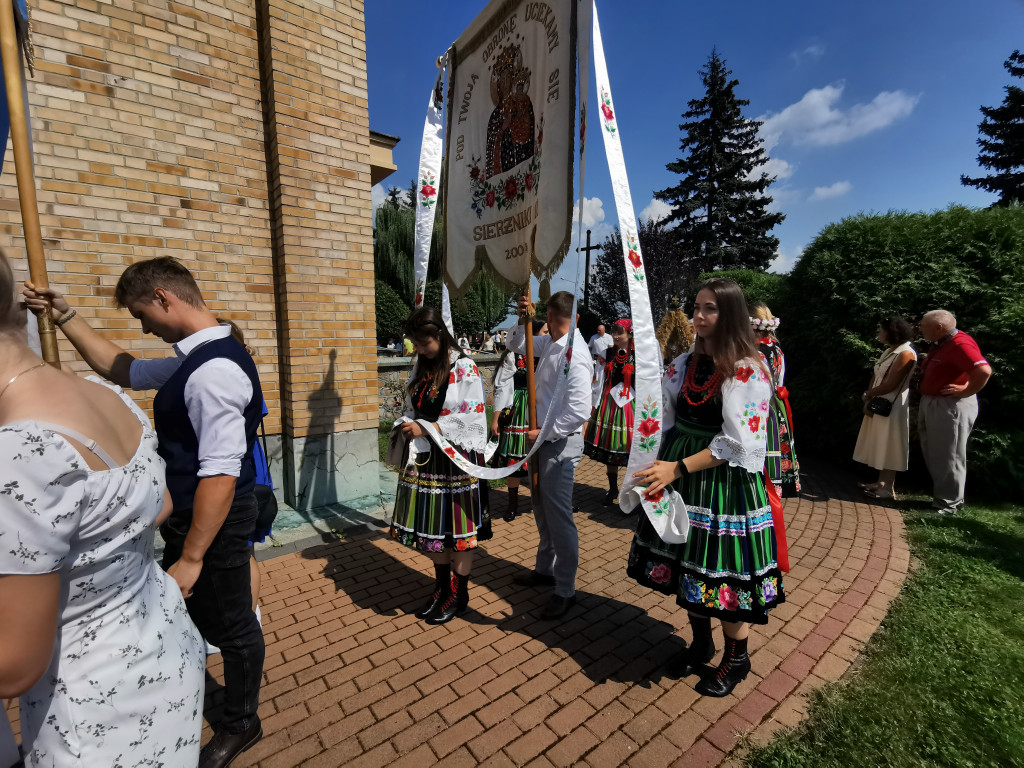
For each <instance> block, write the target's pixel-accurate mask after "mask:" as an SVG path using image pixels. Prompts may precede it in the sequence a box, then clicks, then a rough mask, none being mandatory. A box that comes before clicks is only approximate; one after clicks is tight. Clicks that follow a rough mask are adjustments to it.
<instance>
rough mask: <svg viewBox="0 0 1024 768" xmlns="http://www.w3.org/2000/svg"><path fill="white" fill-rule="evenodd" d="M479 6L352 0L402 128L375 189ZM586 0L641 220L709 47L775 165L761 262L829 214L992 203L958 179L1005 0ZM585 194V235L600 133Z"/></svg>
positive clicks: (411, 138) (602, 208)
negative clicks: (599, 37) (769, 240)
mask: <svg viewBox="0 0 1024 768" xmlns="http://www.w3.org/2000/svg"><path fill="white" fill-rule="evenodd" d="M483 6H484V2H483V1H482V0H472V1H471V0H444V1H441V2H437V3H433V4H428V3H420V2H411V0H399V1H397V2H396V1H394V0H393V1H392V2H381V1H380V0H377V1H376V2H375V1H374V0H371V2H368V3H367V4H366V36H367V61H368V64H367V67H368V78H369V93H370V125H371V127H372V128H373V129H374V130H378V131H383V132H384V133H390V134H394V135H398V136H400V137H401V138H402V141H401V143H399V145H398V146H397V147H396V148H395V152H394V157H395V161H396V164H397V165H398V171H397V172H396V173H394V174H393V175H392V176H391V177H390V178H388V179H387V180H385V181H384V183H383V185H382V186H383V187H388V186H391V185H396V186H400V187H403V188H405V187H407V186H408V184H409V181H410V180H411V179H412V177H413V176H414V175H415V174H416V169H417V165H418V162H419V149H420V147H419V143H420V135H421V133H422V130H423V119H424V113H425V109H426V102H427V97H428V95H429V92H430V88H431V87H432V85H433V82H434V78H435V76H436V69H435V66H434V60H435V58H436V57H437V56H438V55H439V54H440V53H442V52H443V51H444V50H445V49H446V48H447V47H448V45H449V44H450V43H451V41H453V40H454V39H455V38H457V37H458V35H459V33H460V32H461V31H462V29H464V28H465V27H466V25H468V24H469V22H470V21H471V20H472V19H473V17H474V16H475V15H476V14H477V13H478V12H479V10H480V9H481V8H483ZM596 6H597V10H598V13H599V15H600V20H601V29H602V34H603V37H604V46H605V53H606V57H607V60H608V70H609V76H610V78H611V86H612V95H613V97H614V99H615V106H616V116H617V118H618V124H619V128H620V131H621V135H622V144H623V151H624V153H625V159H626V167H627V170H628V173H629V182H630V190H631V192H632V196H633V204H634V206H635V209H636V214H637V215H638V216H639V215H641V213H642V212H645V211H646V212H647V213H657V211H658V206H659V205H661V204H660V203H655V204H654V205H653V206H652V197H653V194H652V193H653V192H654V191H655V190H659V189H663V188H665V187H668V186H670V185H672V184H673V183H675V181H674V179H675V178H677V177H674V176H673V174H671V173H669V172H668V171H667V170H666V169H665V164H666V163H667V162H670V161H672V160H674V159H675V158H677V157H678V154H679V140H680V136H681V133H680V131H679V127H678V126H679V123H680V122H681V114H682V112H683V111H685V109H686V102H687V101H688V100H690V99H693V98H700V96H701V94H702V93H703V88H702V85H701V83H700V79H699V76H698V70H699V69H700V68H701V66H703V64H704V62H705V61H706V60H707V57H708V55H709V53H710V52H711V49H712V47H717V49H718V52H719V54H720V55H721V56H723V57H724V58H725V60H726V63H727V65H728V67H729V68H730V69H731V70H732V71H733V77H735V78H736V79H738V80H739V86H738V88H737V94H738V95H739V96H740V97H741V98H745V99H749V100H750V105H749V106H748V107H747V108H746V110H745V112H744V114H745V115H746V116H747V117H750V118H759V119H765V120H766V125H765V127H764V129H763V131H762V133H763V135H764V137H765V139H766V145H767V146H768V147H769V155H770V157H771V158H772V160H771V162H772V166H771V168H772V170H774V171H776V172H778V174H779V179H778V181H776V183H775V184H773V185H772V186H771V187H770V188H769V194H771V195H772V196H773V197H774V198H775V205H774V208H775V209H777V210H780V211H782V212H783V213H785V214H786V217H787V218H786V220H785V221H784V222H783V223H782V224H781V225H779V226H778V227H776V228H775V230H774V234H775V235H776V236H777V237H778V238H779V240H780V246H779V257H778V259H777V260H776V262H775V263H774V267H773V269H775V270H776V271H780V272H785V271H788V270H789V269H790V268H792V266H793V264H794V262H795V260H796V259H797V258H798V257H799V254H800V253H801V252H802V250H803V249H804V248H805V247H806V246H807V245H808V244H809V243H810V242H811V241H812V240H813V239H814V237H815V235H816V234H817V233H818V232H819V231H821V229H822V228H823V227H825V226H826V225H828V224H829V223H831V222H834V221H838V220H840V219H842V218H844V217H846V216H850V215H854V214H857V213H860V212H871V211H874V212H885V211H888V210H909V211H920V210H924V211H930V210H935V209H940V208H945V207H947V206H948V205H950V204H953V203H957V204H962V205H968V206H974V207H982V206H986V205H988V204H990V203H991V202H993V201H994V199H995V197H994V196H993V195H990V194H989V193H986V192H982V191H979V190H975V189H974V188H968V187H964V186H962V185H961V184H960V174H961V173H966V174H968V175H979V169H978V166H977V161H976V157H977V152H978V148H977V145H976V143H975V141H976V139H977V137H978V132H977V127H978V122H979V121H980V119H981V113H980V112H979V110H978V108H979V106H981V105H982V104H984V105H996V104H998V103H1000V102H1001V101H1002V99H1003V95H1004V91H1003V87H1004V86H1005V85H1007V84H1008V83H1009V82H1010V77H1009V74H1008V73H1007V72H1006V70H1004V69H1003V67H1002V63H1003V61H1004V60H1005V59H1006V57H1007V56H1008V55H1009V54H1010V52H1011V51H1013V50H1014V48H1024V39H1022V37H1021V30H1024V3H1022V2H1021V1H1020V0H985V2H977V1H975V2H966V0H965V1H961V2H955V1H954V0H933V2H930V3H924V2H919V1H918V2H910V1H909V0H888V2H878V1H877V0H864V1H862V2H860V3H857V4H853V3H827V2H820V0H818V1H817V2H803V1H801V2H789V3H765V2H747V0H737V1H736V2H732V3H700V4H698V3H690V2H683V0H662V1H661V2H654V1H653V0H631V2H624V0H597V3H596ZM593 82H594V81H593V77H592V78H591V88H593ZM591 98H592V99H593V98H594V96H593V94H591ZM374 191H375V198H377V199H379V198H381V197H382V195H383V189H375V190H374ZM585 195H586V197H587V202H586V203H585V205H584V226H585V227H587V226H589V227H590V229H592V230H593V234H594V236H595V238H596V239H597V241H598V242H600V240H601V238H602V236H603V235H604V234H607V233H608V232H609V231H610V230H611V229H612V228H613V227H614V224H615V222H616V219H617V217H616V213H615V204H614V201H613V198H612V191H611V183H610V181H609V178H608V170H607V165H606V163H605V158H604V148H603V145H602V143H601V142H600V141H593V142H591V144H590V146H589V147H588V158H587V181H586V190H585ZM649 206H650V207H649ZM581 272H582V270H581V269H580V268H579V266H578V264H577V260H576V255H575V254H571V255H570V257H568V258H567V259H566V262H565V264H564V265H563V267H562V269H561V270H560V272H559V275H558V276H557V277H556V279H555V280H554V281H553V283H552V290H561V289H572V287H573V286H574V284H575V283H576V281H577V278H578V276H579V275H580V274H581ZM580 292H581V293H582V286H581V288H580Z"/></svg>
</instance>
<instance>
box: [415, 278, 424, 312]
mask: <svg viewBox="0 0 1024 768" xmlns="http://www.w3.org/2000/svg"><path fill="white" fill-rule="evenodd" d="M413 306H416V307H422V306H423V278H422V277H421V278H420V279H419V280H417V281H416V298H415V299H413Z"/></svg>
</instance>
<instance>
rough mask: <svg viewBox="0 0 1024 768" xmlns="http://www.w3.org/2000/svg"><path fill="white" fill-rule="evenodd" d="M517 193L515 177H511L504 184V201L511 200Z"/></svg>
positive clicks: (517, 185)
mask: <svg viewBox="0 0 1024 768" xmlns="http://www.w3.org/2000/svg"><path fill="white" fill-rule="evenodd" d="M518 193H519V184H518V182H517V181H516V179H515V177H514V176H513V177H511V178H510V179H509V180H508V181H506V182H505V199H506V200H511V199H512V198H514V197H515V196H516V195H517V194H518Z"/></svg>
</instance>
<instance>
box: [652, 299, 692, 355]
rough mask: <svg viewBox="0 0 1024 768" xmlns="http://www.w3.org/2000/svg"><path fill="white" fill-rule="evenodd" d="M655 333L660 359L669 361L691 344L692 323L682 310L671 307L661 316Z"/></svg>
mask: <svg viewBox="0 0 1024 768" xmlns="http://www.w3.org/2000/svg"><path fill="white" fill-rule="evenodd" d="M655 335H656V336H657V339H658V344H659V345H660V346H661V358H662V360H665V361H666V362H669V361H671V360H675V359H676V358H677V357H679V356H680V355H681V354H683V352H686V351H687V350H688V349H689V348H690V347H691V346H693V338H694V336H693V323H691V322H690V318H688V317H687V316H686V313H685V312H683V310H681V309H679V308H676V309H671V310H669V311H668V312H667V313H666V314H665V317H664V318H662V320H661V324H660V325H659V326H658V331H657V333H656V334H655Z"/></svg>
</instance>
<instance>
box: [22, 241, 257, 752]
mask: <svg viewBox="0 0 1024 768" xmlns="http://www.w3.org/2000/svg"><path fill="white" fill-rule="evenodd" d="M24 293H25V297H26V300H27V301H28V303H29V305H30V306H32V307H33V308H35V309H47V310H49V311H50V313H51V315H54V316H55V321H56V323H57V326H58V327H60V328H61V330H63V331H64V334H65V335H66V336H67V337H68V339H69V340H70V341H71V343H72V344H73V345H74V346H75V348H76V349H77V350H78V351H79V353H80V354H81V355H82V357H83V358H84V359H85V361H86V363H88V364H89V366H90V367H91V368H92V369H93V370H94V371H96V372H97V373H99V374H100V375H101V376H104V377H105V378H108V379H110V380H111V381H113V382H114V383H116V384H118V385H120V386H122V387H124V388H130V389H136V390H145V389H157V390H158V392H157V395H156V398H155V399H154V403H153V411H154V421H155V423H156V431H157V439H158V442H159V447H158V452H159V453H160V456H161V457H162V458H163V459H164V461H165V463H166V476H167V490H168V493H169V494H170V496H171V500H172V502H173V506H174V511H173V512H172V513H171V516H170V518H168V520H167V522H165V523H164V524H163V526H161V529H160V532H161V535H162V536H163V538H164V541H165V543H166V547H165V550H164V563H163V564H164V567H165V569H166V570H167V573H168V574H169V575H170V576H172V577H173V578H174V580H175V581H176V582H177V584H178V587H179V588H180V589H181V593H182V596H183V597H185V598H186V602H185V605H186V607H187V608H188V611H189V615H190V616H191V617H192V620H193V622H195V624H196V627H197V628H198V629H199V631H200V632H201V633H202V635H203V637H204V638H205V639H206V640H207V641H208V642H210V643H212V644H213V645H215V646H217V647H218V648H220V650H221V654H222V656H223V659H224V682H225V697H224V722H223V726H222V728H221V729H220V730H218V731H217V733H215V735H214V737H213V739H211V741H210V742H209V743H208V744H207V745H206V746H205V747H204V748H203V750H202V752H201V753H200V757H199V768H224V766H227V765H229V764H230V763H231V762H232V761H233V760H234V759H235V758H236V757H237V756H238V755H240V754H241V753H242V752H244V751H245V750H246V749H248V748H249V747H251V746H252V745H254V744H255V743H256V742H257V741H259V740H260V738H262V736H263V730H262V727H261V725H260V720H259V717H258V715H257V708H258V706H259V690H260V683H261V681H262V675H263V661H264V656H265V646H264V640H263V631H262V629H261V628H260V625H259V622H258V621H257V619H256V614H255V613H254V612H253V609H252V599H251V586H250V571H249V540H250V537H251V535H252V532H253V529H254V526H255V522H256V511H257V509H256V499H255V496H254V494H253V486H254V483H255V465H254V464H253V459H252V451H253V444H254V442H255V438H256V429H257V427H258V425H259V421H260V419H261V417H262V407H263V395H262V392H261V391H260V385H259V377H258V374H257V372H256V366H255V364H254V363H253V361H252V358H251V357H250V356H249V354H248V352H246V350H245V348H244V347H243V346H242V345H241V344H239V343H238V342H237V341H236V340H235V339H234V338H233V337H232V336H231V327H230V326H228V325H220V324H219V323H218V321H217V318H216V317H215V316H214V315H213V313H212V312H210V310H209V309H208V308H207V307H206V304H205V303H204V302H203V298H202V295H201V293H200V291H199V287H198V286H197V285H196V282H195V279H194V278H193V277H192V274H191V273H190V272H189V271H188V270H187V269H186V268H185V267H184V266H183V265H182V264H180V263H179V262H178V261H176V260H175V259H172V258H168V257H163V258H158V259H151V260H149V261H143V262H138V263H136V264H133V265H132V266H131V267H129V268H128V269H127V270H125V272H124V274H122V276H121V279H120V280H119V281H118V284H117V288H116V289H115V293H114V295H115V298H116V300H117V302H118V304H119V305H120V306H123V307H125V308H127V309H128V311H129V312H130V313H131V314H132V316H133V317H135V318H136V319H138V320H139V321H140V322H141V323H142V330H143V332H145V333H153V334H155V335H156V336H159V337H160V338H161V339H163V340H164V341H166V342H168V343H170V344H172V345H173V347H174V352H175V357H168V358H158V359H153V360H139V359H136V358H135V357H134V356H133V355H131V354H129V353H128V352H126V351H125V350H124V349H122V348H121V347H119V346H118V345H117V344H115V343H113V342H112V341H110V340H108V339H106V338H105V337H103V336H101V335H100V334H98V333H97V332H96V331H95V330H93V329H92V328H91V327H90V326H89V324H88V323H87V322H86V321H85V320H84V319H83V318H82V317H80V316H79V315H78V314H77V312H75V311H74V310H72V309H70V308H69V307H68V305H67V301H66V300H65V299H64V297H63V296H62V295H61V294H59V293H58V292H56V291H54V290H52V289H47V290H42V291H35V290H33V289H32V287H31V286H30V285H26V290H25V292H24Z"/></svg>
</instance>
